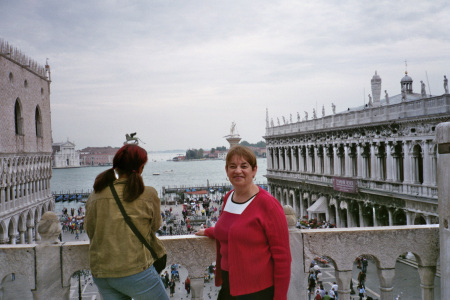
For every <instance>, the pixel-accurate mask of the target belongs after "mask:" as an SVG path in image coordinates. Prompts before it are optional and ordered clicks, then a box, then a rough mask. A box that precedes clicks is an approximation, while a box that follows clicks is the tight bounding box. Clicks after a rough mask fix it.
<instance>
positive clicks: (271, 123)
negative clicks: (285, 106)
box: [270, 118, 274, 127]
mask: <svg viewBox="0 0 450 300" xmlns="http://www.w3.org/2000/svg"><path fill="white" fill-rule="evenodd" d="M270 126H271V127H273V126H274V125H273V118H271V119H270Z"/></svg>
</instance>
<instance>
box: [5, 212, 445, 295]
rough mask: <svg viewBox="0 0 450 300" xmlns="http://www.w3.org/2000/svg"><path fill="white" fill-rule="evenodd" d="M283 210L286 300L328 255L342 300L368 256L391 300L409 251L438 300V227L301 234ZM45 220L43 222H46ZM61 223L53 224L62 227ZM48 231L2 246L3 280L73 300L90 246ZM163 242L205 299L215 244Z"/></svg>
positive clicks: (427, 291) (426, 290)
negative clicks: (15, 278)
mask: <svg viewBox="0 0 450 300" xmlns="http://www.w3.org/2000/svg"><path fill="white" fill-rule="evenodd" d="M284 209H285V213H286V218H287V220H288V224H289V234H290V247H291V252H292V259H293V260H292V270H291V284H290V289H289V294H288V299H307V277H308V273H309V266H310V263H311V262H312V260H313V259H314V258H315V257H318V256H326V257H327V258H328V259H329V260H330V261H331V264H332V265H333V267H334V268H335V277H336V282H337V283H338V285H339V287H340V288H339V289H340V290H339V299H343V300H349V299H351V298H350V288H349V287H350V281H351V279H352V267H353V263H354V260H355V258H356V257H358V256H359V255H363V254H364V255H370V256H371V257H373V258H374V260H375V261H376V267H377V272H378V277H379V282H380V292H379V293H380V299H386V300H387V299H389V300H392V299H393V298H394V290H393V278H394V276H395V263H396V260H397V258H398V257H399V256H400V255H402V254H404V253H406V252H411V253H413V254H414V256H415V258H416V261H417V262H418V272H419V275H420V281H421V288H422V299H427V300H431V299H434V298H433V297H434V278H435V273H436V264H437V261H438V258H439V226H438V225H424V226H393V227H371V228H345V229H322V230H300V229H297V228H295V222H296V218H295V214H294V212H293V209H292V208H291V207H290V206H285V207H284ZM46 214H53V213H52V212H48V213H46ZM44 216H45V215H44ZM44 216H43V218H42V220H41V223H42V222H46V221H47V218H45V217H44ZM57 222H58V221H57V220H56V223H54V224H57V225H59V223H57ZM46 228H51V226H39V233H40V235H41V237H42V241H41V242H40V243H39V244H30V245H27V244H21V245H0V265H1V266H2V268H1V270H0V278H5V276H7V275H8V274H11V273H15V274H20V275H22V276H24V277H26V278H27V279H28V283H29V286H30V288H31V292H30V291H25V292H28V293H32V294H33V297H34V299H46V300H47V299H58V300H59V299H70V296H69V294H70V278H71V275H72V274H73V273H74V272H76V271H77V270H82V269H89V259H88V249H89V245H88V242H66V243H59V242H56V243H54V242H55V236H57V234H58V232H56V231H54V232H52V233H48V232H47V231H46ZM161 240H162V241H163V243H164V244H165V246H166V249H167V252H168V261H167V263H168V264H171V263H181V264H182V265H183V266H184V267H185V268H186V269H187V270H188V272H189V276H190V278H191V288H192V299H203V280H204V270H205V269H206V267H207V266H208V265H209V264H210V263H211V261H214V260H215V242H214V241H213V240H211V239H209V238H207V237H197V236H192V235H189V236H170V237H162V238H161ZM412 241H414V242H412ZM337 249H338V250H337ZM341 287H342V288H341ZM441 294H442V293H441ZM302 295H303V296H302ZM18 299H19V298H18Z"/></svg>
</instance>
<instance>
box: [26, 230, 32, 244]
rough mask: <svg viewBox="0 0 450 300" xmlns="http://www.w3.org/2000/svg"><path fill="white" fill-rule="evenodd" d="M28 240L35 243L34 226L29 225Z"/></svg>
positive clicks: (29, 242)
mask: <svg viewBox="0 0 450 300" xmlns="http://www.w3.org/2000/svg"><path fill="white" fill-rule="evenodd" d="M27 241H28V244H33V227H27Z"/></svg>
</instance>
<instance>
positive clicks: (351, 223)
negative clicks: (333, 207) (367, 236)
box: [346, 201, 354, 228]
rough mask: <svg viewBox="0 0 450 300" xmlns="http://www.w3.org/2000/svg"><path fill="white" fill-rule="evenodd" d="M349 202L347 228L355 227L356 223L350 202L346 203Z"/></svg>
mask: <svg viewBox="0 0 450 300" xmlns="http://www.w3.org/2000/svg"><path fill="white" fill-rule="evenodd" d="M346 202H347V227H348V228H350V227H354V225H353V224H354V222H353V217H352V214H351V212H350V201H346Z"/></svg>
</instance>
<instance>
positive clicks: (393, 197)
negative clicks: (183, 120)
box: [265, 73, 450, 227]
mask: <svg viewBox="0 0 450 300" xmlns="http://www.w3.org/2000/svg"><path fill="white" fill-rule="evenodd" d="M405 78H406V79H405ZM401 87H402V89H404V90H405V91H406V93H404V95H402V94H399V95H396V96H393V97H389V96H387V97H386V98H385V99H380V98H381V97H380V91H381V78H380V76H378V75H377V74H376V73H375V75H374V77H373V78H372V92H373V93H374V95H373V99H374V105H365V106H362V107H357V108H348V109H347V110H345V111H344V112H341V113H335V106H334V104H332V106H334V107H333V114H332V115H329V116H324V117H322V118H319V119H313V120H304V121H298V122H296V123H292V122H291V123H289V124H284V125H278V126H267V127H266V135H265V139H266V142H267V180H268V184H269V187H270V189H271V193H272V194H273V195H274V196H275V197H277V199H278V200H280V202H281V203H282V204H289V205H291V206H292V207H294V210H295V212H296V214H297V216H298V217H303V216H306V215H308V217H309V218H318V220H319V221H328V222H330V223H332V224H335V225H336V227H364V226H389V225H414V224H437V223H438V222H439V221H438V190H437V178H436V172H437V171H436V170H437V157H438V153H437V147H436V143H435V141H434V139H435V129H436V126H437V125H438V124H439V123H441V122H445V121H447V120H448V118H449V116H450V97H449V95H448V94H443V95H441V96H430V95H425V96H423V95H422V94H416V93H413V91H412V79H411V77H409V76H405V77H404V78H403V79H402V80H401ZM385 92H386V91H385ZM386 94H387V92H386ZM369 104H370V103H369ZM267 118H268V117H267ZM266 124H268V120H267V122H266Z"/></svg>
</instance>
